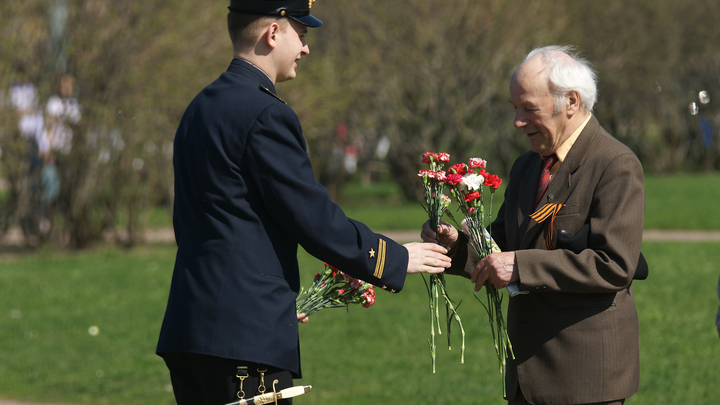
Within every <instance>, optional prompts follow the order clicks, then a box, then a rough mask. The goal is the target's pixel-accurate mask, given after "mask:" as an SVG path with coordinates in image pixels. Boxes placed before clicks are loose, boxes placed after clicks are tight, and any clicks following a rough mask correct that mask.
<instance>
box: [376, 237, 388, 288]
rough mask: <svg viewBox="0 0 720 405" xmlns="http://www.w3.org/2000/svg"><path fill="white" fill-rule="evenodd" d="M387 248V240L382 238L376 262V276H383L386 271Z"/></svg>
mask: <svg viewBox="0 0 720 405" xmlns="http://www.w3.org/2000/svg"><path fill="white" fill-rule="evenodd" d="M386 250H387V242H385V241H384V240H383V239H382V238H380V240H379V242H378V253H377V262H375V273H374V274H373V276H375V278H382V275H383V271H385V251H386Z"/></svg>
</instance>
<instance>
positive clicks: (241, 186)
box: [157, 0, 450, 405]
mask: <svg viewBox="0 0 720 405" xmlns="http://www.w3.org/2000/svg"><path fill="white" fill-rule="evenodd" d="M313 2H314V0H285V1H261V0H231V2H230V7H229V9H230V13H229V15H228V31H229V33H230V37H231V39H232V42H233V48H234V55H233V56H234V59H233V61H232V63H231V64H230V67H229V68H228V70H227V71H226V72H225V73H223V74H222V75H221V76H220V77H219V78H218V79H217V80H215V81H214V82H213V83H211V84H210V85H209V86H207V87H206V88H205V89H204V90H202V91H201V92H200V94H198V95H197V96H196V97H195V99H194V100H193V101H192V102H191V103H190V105H189V107H188V108H187V110H186V112H185V114H184V115H183V118H182V121H181V122H180V126H179V128H178V130H177V133H176V136H175V144H174V145H175V146H174V148H175V150H174V158H173V166H174V170H175V208H174V213H173V224H174V228H175V238H176V241H177V245H178V252H177V258H176V262H175V269H174V273H173V278H172V286H171V288H170V297H169V300H168V306H167V311H166V313H165V319H164V320H163V325H162V330H161V332H160V339H159V343H158V346H157V353H158V354H159V355H160V356H162V357H163V358H164V359H165V362H166V364H167V366H168V368H169V370H170V376H171V379H172V383H173V389H174V392H175V397H176V399H177V402H178V404H179V405H185V404H192V405H199V404H205V405H221V404H226V403H229V402H233V401H236V400H237V398H238V396H242V395H244V397H245V398H246V399H247V398H251V397H253V396H255V395H258V394H259V393H261V392H263V391H264V390H265V391H267V392H272V390H273V385H272V384H273V381H274V380H276V379H277V380H278V381H279V383H278V384H277V386H276V387H275V388H276V389H277V390H278V391H279V390H281V389H283V388H286V387H289V386H292V385H293V382H292V378H300V377H301V369H300V350H299V339H298V319H302V318H301V316H300V315H298V314H296V313H295V299H296V297H297V293H298V291H299V289H300V278H299V271H298V262H297V248H298V244H300V245H302V247H303V248H304V249H305V250H306V251H308V252H309V253H310V254H312V255H313V256H315V257H317V258H319V259H321V260H323V261H325V262H327V263H330V264H332V265H333V266H335V267H337V268H339V269H341V270H343V271H344V272H347V273H348V274H350V275H352V276H354V277H357V278H361V279H363V280H365V281H368V282H370V283H372V284H374V285H376V286H379V287H380V288H382V289H384V290H387V291H389V292H398V291H400V289H402V287H403V284H404V281H405V276H406V274H409V273H418V272H425V273H438V272H441V271H443V270H444V269H445V268H447V267H449V266H450V260H449V259H448V258H447V257H446V256H445V255H444V253H446V250H445V249H444V248H442V247H440V246H437V245H433V244H422V243H411V244H407V245H405V246H401V245H399V244H397V243H395V242H394V241H392V240H390V239H388V238H387V237H385V236H383V235H379V234H376V233H374V232H372V231H371V230H370V229H369V228H368V227H367V226H365V225H364V224H362V223H360V222H358V221H355V220H352V219H349V218H347V217H346V216H345V214H344V213H343V211H342V210H341V209H340V207H338V206H337V205H335V204H334V203H333V202H332V201H331V200H330V198H329V196H328V193H327V191H326V190H325V188H324V187H323V186H322V185H320V184H319V183H318V182H317V181H316V180H315V179H314V177H313V172H312V167H311V165H310V160H309V159H308V155H307V149H306V144H305V139H304V138H303V135H302V130H301V128H300V122H299V121H298V118H297V116H296V115H295V113H294V112H293V110H292V109H291V108H290V107H288V106H287V104H286V103H285V102H284V101H282V100H281V99H280V98H279V97H278V96H277V95H276V93H275V83H277V82H283V81H286V80H290V79H293V78H295V75H296V71H295V70H296V68H297V63H298V61H300V60H301V58H302V57H303V56H305V55H307V54H308V53H309V49H308V46H307V43H306V42H305V38H304V37H305V34H306V33H307V31H308V27H319V26H320V25H321V24H322V22H321V21H320V20H318V19H317V18H315V17H314V16H312V15H311V14H310V9H311V7H312V3H313ZM278 402H279V403H283V401H278ZM285 403H290V402H289V400H287V401H286V402H285Z"/></svg>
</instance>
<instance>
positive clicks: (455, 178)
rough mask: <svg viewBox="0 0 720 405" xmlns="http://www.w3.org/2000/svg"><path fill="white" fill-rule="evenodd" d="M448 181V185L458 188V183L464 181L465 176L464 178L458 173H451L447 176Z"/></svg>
mask: <svg viewBox="0 0 720 405" xmlns="http://www.w3.org/2000/svg"><path fill="white" fill-rule="evenodd" d="M446 179H447V182H448V184H450V185H451V186H457V185H458V183H460V182H461V181H462V179H463V176H462V174H458V173H450V174H448V175H447V176H446Z"/></svg>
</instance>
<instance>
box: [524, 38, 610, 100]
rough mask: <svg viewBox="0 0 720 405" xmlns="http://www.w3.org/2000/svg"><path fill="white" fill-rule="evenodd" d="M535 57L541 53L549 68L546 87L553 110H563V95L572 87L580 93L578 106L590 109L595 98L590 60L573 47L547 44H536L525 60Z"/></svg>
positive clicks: (571, 89)
mask: <svg viewBox="0 0 720 405" xmlns="http://www.w3.org/2000/svg"><path fill="white" fill-rule="evenodd" d="M561 54H562V55H565V56H567V57H563V56H562V55H561ZM534 57H540V58H541V59H542V61H543V63H544V64H545V66H546V67H547V68H548V80H549V82H550V83H549V87H550V91H551V92H552V94H553V98H554V100H555V112H556V113H558V112H560V111H562V108H563V105H564V103H565V97H566V96H567V94H568V93H569V92H570V91H573V90H574V91H577V92H578V94H579V95H580V108H582V109H583V110H585V111H587V112H592V110H593V107H594V106H595V101H596V100H597V78H596V75H595V71H594V70H593V68H592V66H591V65H590V62H588V61H587V60H585V59H583V58H581V57H580V56H578V55H577V53H575V47H573V46H569V45H568V46H558V45H550V46H545V47H542V48H536V49H534V50H533V51H532V52H530V53H529V54H528V56H527V57H526V58H525V61H528V60H530V59H533V58H534Z"/></svg>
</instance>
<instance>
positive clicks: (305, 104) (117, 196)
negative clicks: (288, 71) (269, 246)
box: [0, 0, 720, 246]
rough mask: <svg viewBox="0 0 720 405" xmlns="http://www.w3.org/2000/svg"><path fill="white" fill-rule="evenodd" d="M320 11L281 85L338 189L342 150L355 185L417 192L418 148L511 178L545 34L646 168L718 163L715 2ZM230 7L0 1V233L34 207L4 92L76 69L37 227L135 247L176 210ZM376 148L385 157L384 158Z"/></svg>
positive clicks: (83, 240) (458, 3) (223, 55)
mask: <svg viewBox="0 0 720 405" xmlns="http://www.w3.org/2000/svg"><path fill="white" fill-rule="evenodd" d="M313 13H314V14H315V15H317V16H318V17H319V18H320V19H322V20H323V21H324V22H325V24H324V25H323V27H322V28H320V29H317V30H311V32H310V35H309V36H308V40H309V42H310V49H311V53H310V55H308V56H307V57H305V58H303V60H301V61H300V63H299V67H298V70H299V75H300V79H299V80H293V81H290V82H287V83H281V84H279V85H278V92H279V93H280V95H281V97H283V98H284V99H285V100H287V101H288V102H289V104H290V105H291V106H292V107H293V109H294V110H295V111H296V112H297V114H298V116H299V117H300V121H301V122H302V123H303V130H304V132H305V136H306V139H307V142H308V148H309V153H310V158H311V159H312V160H313V165H314V167H315V171H316V175H317V176H318V178H319V179H320V181H321V182H322V183H323V184H325V185H326V186H327V187H328V188H329V189H330V191H331V193H333V194H334V195H335V196H340V195H341V191H342V186H343V184H344V183H345V182H346V181H347V180H348V179H350V178H351V176H350V174H348V173H347V172H346V171H345V169H344V167H343V158H344V156H345V155H346V154H349V153H355V156H356V157H357V168H358V172H359V173H362V174H365V175H366V176H365V178H367V179H369V178H371V177H370V176H368V175H367V174H369V173H377V172H378V171H380V172H382V171H383V170H384V171H386V172H390V173H392V178H393V179H395V180H396V181H397V182H398V184H399V185H400V186H401V188H402V190H403V192H404V195H405V196H406V197H407V198H411V199H412V198H417V197H418V193H419V192H420V189H419V187H418V186H417V179H416V173H417V170H418V168H419V166H418V165H419V157H420V155H421V154H422V153H423V152H425V151H427V150H442V151H447V152H450V153H451V154H452V155H453V157H454V159H457V160H465V159H466V158H468V157H470V156H481V157H483V158H486V159H488V160H491V162H492V170H493V171H496V172H498V173H499V174H501V175H506V174H507V173H508V171H509V169H510V165H511V164H512V162H513V161H514V159H515V158H516V157H517V156H518V155H519V154H520V153H522V152H524V151H525V150H526V149H527V142H526V141H525V139H524V137H523V136H522V135H521V134H520V133H519V132H518V131H517V130H515V129H514V128H513V126H512V120H513V116H514V111H513V109H512V106H511V105H510V104H509V103H508V98H509V90H508V82H509V78H510V76H511V74H512V72H513V70H514V69H515V68H516V66H517V65H518V64H519V63H520V62H521V61H522V59H523V58H524V56H525V55H526V54H527V53H528V52H529V51H530V50H532V49H533V48H535V47H539V46H543V45H548V44H560V45H564V44H573V45H576V46H577V47H578V49H579V50H581V51H582V54H583V55H585V56H586V57H587V58H588V59H589V60H590V61H591V62H592V63H593V64H594V65H595V67H596V69H597V71H598V79H599V90H600V94H599V101H598V104H597V105H596V108H595V114H596V115H597V116H598V118H599V120H600V122H601V123H602V124H603V125H604V126H605V127H606V128H607V129H608V130H609V131H610V132H611V133H612V134H613V135H615V136H616V137H617V138H619V139H620V140H622V141H623V142H624V143H626V144H627V145H629V146H630V147H631V148H632V149H633V150H634V151H635V152H636V153H637V154H638V156H639V157H640V159H641V161H642V163H643V165H644V167H645V170H646V172H649V173H662V172H671V171H677V170H705V171H710V170H717V169H718V168H719V166H720V146H719V145H718V127H719V126H720V111H719V110H718V108H717V107H716V105H717V102H718V100H719V99H720V50H718V48H717V46H716V44H718V43H720V26H718V24H717V23H716V21H715V20H717V16H718V12H717V5H716V4H714V2H713V1H710V0H687V1H684V2H676V1H670V0H653V1H651V0H638V1H635V2H619V1H615V0H613V1H600V0H592V1H584V2H574V3H567V2H564V1H559V0H552V1H546V2H536V1H529V0H521V1H510V0H443V1H440V0H406V1H403V2H396V1H383V0H367V1H364V2H351V1H321V2H316V3H315V5H314V7H313ZM226 14H227V10H226V8H225V6H224V5H219V4H218V3H217V2H216V1H212V2H211V1H201V0H179V1H174V2H164V1H158V0H143V1H140V0H128V1H124V2H117V1H110V0H52V1H49V2H48V1H40V0H24V1H21V0H7V1H3V2H0V15H1V16H2V17H0V37H1V38H2V40H1V41H0V90H2V92H3V96H2V97H0V100H2V101H3V103H0V106H2V107H1V108H0V150H1V154H0V178H2V179H3V180H4V184H5V186H4V191H3V192H2V194H0V230H3V229H6V228H7V226H9V225H12V224H17V223H20V222H22V220H23V218H28V217H32V215H31V214H32V213H33V212H34V208H33V207H34V206H35V202H34V201H36V200H33V195H34V194H33V184H34V183H33V181H35V183H37V181H36V180H32V179H31V177H30V176H29V173H30V172H31V169H30V163H29V160H28V144H27V142H26V141H25V140H24V139H22V137H21V136H20V133H19V131H18V128H17V118H18V116H17V111H15V110H14V109H13V108H12V106H10V105H9V104H10V103H9V101H8V96H9V94H10V92H11V85H12V83H14V82H18V81H19V80H23V79H25V78H28V79H30V80H31V81H32V82H33V83H35V85H36V87H37V90H38V96H39V99H40V108H44V103H45V102H46V101H47V99H48V97H49V96H50V95H52V94H54V93H55V92H56V88H57V84H58V81H59V79H60V77H61V76H62V75H64V74H71V75H73V76H74V77H75V78H76V81H77V88H76V92H75V96H76V98H77V99H78V101H79V102H80V104H81V106H82V119H81V120H80V121H79V122H78V123H77V125H75V126H73V128H72V129H73V132H74V137H73V145H72V150H71V151H70V153H69V154H67V155H60V156H59V157H58V168H59V169H60V175H61V179H62V184H63V188H62V193H61V197H60V199H59V200H58V201H57V203H56V204H55V208H54V209H55V211H54V212H55V215H52V225H53V226H52V230H51V232H50V233H49V234H47V235H44V236H45V237H47V238H49V240H56V241H58V242H63V243H71V244H72V245H74V246H84V245H86V244H88V243H90V242H92V241H94V240H96V239H98V238H100V236H101V235H102V234H103V233H105V234H107V232H112V233H114V234H115V236H116V239H117V240H118V241H119V242H121V243H124V244H128V245H131V244H133V243H135V242H136V241H137V240H138V238H139V236H140V235H141V233H140V232H139V231H140V230H141V229H142V228H143V226H144V225H145V222H146V213H147V211H148V208H150V207H155V206H165V207H167V208H168V210H170V208H171V204H172V181H173V180H172V179H173V177H172V165H171V158H172V141H173V137H174V132H175V129H176V127H177V124H178V122H179V120H180V118H181V116H182V113H183V111H184V109H185V107H186V106H187V104H188V103H189V102H190V100H191V99H192V97H194V95H195V94H197V92H198V91H200V90H201V89H202V88H203V87H204V86H205V85H207V84H208V83H210V82H211V81H212V80H214V79H215V78H216V77H217V76H218V75H219V74H220V73H221V72H223V71H224V70H225V69H226V68H227V66H228V64H229V62H230V58H231V55H232V49H231V45H230V41H229V39H228V36H227V32H226V24H225V16H226ZM59 27H64V28H63V29H60V28H59ZM702 92H704V93H702ZM693 103H694V104H693ZM386 140H389V142H390V148H389V151H388V154H387V156H385V157H383V156H382V154H380V155H378V154H377V153H376V151H377V150H378V146H379V145H380V146H382V144H383V143H384V142H385V141H386ZM36 228H37V227H36Z"/></svg>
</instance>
